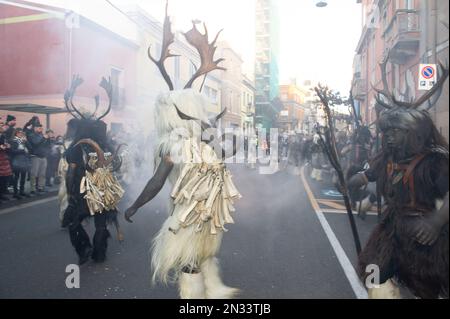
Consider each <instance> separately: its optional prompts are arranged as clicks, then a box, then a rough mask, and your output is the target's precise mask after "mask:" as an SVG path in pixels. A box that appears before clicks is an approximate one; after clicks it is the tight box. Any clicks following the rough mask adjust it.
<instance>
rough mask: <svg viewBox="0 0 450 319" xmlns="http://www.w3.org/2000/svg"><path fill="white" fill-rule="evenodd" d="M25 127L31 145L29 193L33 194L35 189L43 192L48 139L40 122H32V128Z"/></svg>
mask: <svg viewBox="0 0 450 319" xmlns="http://www.w3.org/2000/svg"><path fill="white" fill-rule="evenodd" d="M26 129H27V130H26V132H27V139H28V142H29V143H30V146H31V149H30V154H31V172H30V183H31V187H30V189H31V192H30V194H32V195H35V194H36V191H38V192H40V193H43V192H45V190H44V188H45V173H46V170H47V154H48V152H49V139H48V138H46V137H45V136H44V134H43V127H42V125H41V124H40V123H34V124H33V125H32V128H30V127H27V128H26ZM36 182H37V188H36Z"/></svg>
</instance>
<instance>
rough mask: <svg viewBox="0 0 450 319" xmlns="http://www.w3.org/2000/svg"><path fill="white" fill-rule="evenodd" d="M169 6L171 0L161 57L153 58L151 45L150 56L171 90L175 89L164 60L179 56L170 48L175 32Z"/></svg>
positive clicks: (167, 3) (165, 20)
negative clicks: (171, 51)
mask: <svg viewBox="0 0 450 319" xmlns="http://www.w3.org/2000/svg"><path fill="white" fill-rule="evenodd" d="M168 7H169V1H168V0H167V2H166V17H165V19H164V27H163V43H162V48H161V57H160V58H159V60H156V59H155V58H153V56H152V54H151V52H150V50H151V48H152V47H151V46H150V47H149V48H148V57H149V58H150V60H152V62H153V63H155V64H156V66H157V67H158V69H159V71H160V72H161V75H162V76H163V78H164V80H165V81H166V83H167V85H168V86H169V90H170V91H173V89H174V87H173V83H172V80H171V79H170V76H169V74H168V73H167V70H166V67H165V66H164V62H165V61H166V59H167V58H172V57H176V56H178V55H176V54H172V53H170V49H169V46H170V45H171V44H172V43H173V42H174V41H175V34H174V33H173V32H172V26H171V22H170V18H169V16H168V15H167V10H168Z"/></svg>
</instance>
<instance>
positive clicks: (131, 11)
mask: <svg viewBox="0 0 450 319" xmlns="http://www.w3.org/2000/svg"><path fill="white" fill-rule="evenodd" d="M122 10H123V11H124V12H126V14H127V16H128V17H129V18H130V19H131V20H132V21H133V22H134V23H135V24H136V26H137V28H138V30H139V32H138V34H139V52H138V54H137V62H136V66H137V69H136V77H137V81H136V86H137V88H136V90H137V92H136V104H135V105H134V106H133V107H134V110H132V111H131V110H130V111H131V112H132V113H134V114H140V116H138V117H135V121H134V123H135V125H138V127H140V129H141V130H143V131H144V132H145V133H151V132H152V131H154V129H155V123H154V113H153V110H154V103H155V100H156V99H157V97H158V95H159V94H161V93H164V92H168V90H169V89H168V87H167V84H166V82H165V81H164V79H163V77H162V76H161V73H160V71H159V69H158V68H157V67H156V65H155V64H154V63H153V62H152V61H151V60H150V59H149V56H148V51H149V48H150V52H151V54H152V56H153V57H155V58H157V59H158V58H159V57H160V54H161V46H162V34H163V26H162V24H161V23H160V22H159V21H158V20H156V19H155V18H154V17H152V16H151V15H149V14H148V13H147V12H146V11H145V10H143V9H142V8H141V7H139V6H127V7H123V8H122ZM173 31H174V32H175V41H174V43H173V44H172V45H171V46H170V50H171V52H172V53H173V54H175V55H179V56H178V57H174V58H169V59H167V60H166V62H165V66H166V70H167V72H168V74H169V76H170V78H171V79H172V82H173V84H174V87H175V89H182V88H183V87H184V86H185V85H186V83H187V82H188V81H189V80H190V78H191V77H192V76H193V74H194V73H195V69H196V67H199V66H200V56H199V54H198V52H197V51H196V49H195V48H194V47H192V46H191V45H190V44H188V43H187V41H186V39H185V37H184V36H183V35H182V34H181V32H180V31H175V30H173ZM183 31H184V32H186V31H188V30H183ZM217 55H218V54H216V56H217ZM221 72H222V71H213V72H211V73H210V74H208V76H207V78H206V80H205V83H204V85H203V87H202V91H201V92H202V94H204V95H205V96H206V97H208V98H209V100H210V101H211V105H210V109H209V110H207V111H208V113H209V116H210V117H213V116H215V115H217V114H219V113H220V112H221V111H222V107H221V103H222V98H221V93H222V90H221V87H222V80H221ZM202 80H203V77H202V78H200V79H197V80H196V81H195V83H194V85H193V89H194V90H198V91H200V87H201V85H202ZM153 133H154V132H153Z"/></svg>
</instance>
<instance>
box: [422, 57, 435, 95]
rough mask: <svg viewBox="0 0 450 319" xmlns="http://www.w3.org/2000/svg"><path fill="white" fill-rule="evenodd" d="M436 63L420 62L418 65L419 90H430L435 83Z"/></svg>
mask: <svg viewBox="0 0 450 319" xmlns="http://www.w3.org/2000/svg"><path fill="white" fill-rule="evenodd" d="M436 77H437V68H436V64H420V66H419V90H425V91H428V90H430V89H431V88H432V87H433V85H434V84H435V83H436Z"/></svg>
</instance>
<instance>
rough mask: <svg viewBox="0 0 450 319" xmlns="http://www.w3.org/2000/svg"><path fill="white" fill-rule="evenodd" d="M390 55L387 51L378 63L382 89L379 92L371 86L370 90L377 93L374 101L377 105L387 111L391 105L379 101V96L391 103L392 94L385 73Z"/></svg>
mask: <svg viewBox="0 0 450 319" xmlns="http://www.w3.org/2000/svg"><path fill="white" fill-rule="evenodd" d="M390 53H391V52H390V50H388V51H387V52H386V53H385V55H384V56H383V59H382V61H381V62H380V63H379V65H380V70H381V82H382V84H383V89H381V90H380V89H377V88H376V87H375V85H373V84H371V86H372V89H373V90H374V91H375V92H377V95H376V96H375V100H376V101H377V103H378V104H379V105H381V106H382V107H384V108H387V109H391V108H392V105H389V104H388V103H386V102H384V101H383V100H382V99H381V97H380V95H383V96H385V97H386V98H387V99H388V100H389V102H393V101H392V99H391V96H392V94H391V93H390V92H389V84H388V80H387V71H386V68H387V63H388V62H389V58H390Z"/></svg>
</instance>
